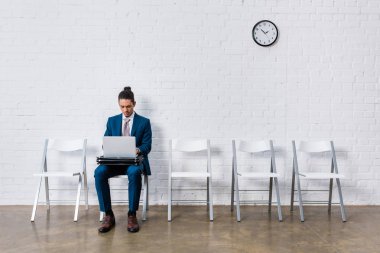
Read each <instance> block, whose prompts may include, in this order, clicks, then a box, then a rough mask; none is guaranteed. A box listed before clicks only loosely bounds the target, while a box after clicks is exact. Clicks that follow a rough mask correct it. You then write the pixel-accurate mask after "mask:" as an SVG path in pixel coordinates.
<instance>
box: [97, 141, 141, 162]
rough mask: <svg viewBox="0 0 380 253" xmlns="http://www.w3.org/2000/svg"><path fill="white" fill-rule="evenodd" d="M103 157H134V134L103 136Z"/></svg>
mask: <svg viewBox="0 0 380 253" xmlns="http://www.w3.org/2000/svg"><path fill="white" fill-rule="evenodd" d="M103 157H104V158H136V139H135V137H134V136H104V137H103Z"/></svg>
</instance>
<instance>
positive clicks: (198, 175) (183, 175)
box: [172, 172, 210, 177]
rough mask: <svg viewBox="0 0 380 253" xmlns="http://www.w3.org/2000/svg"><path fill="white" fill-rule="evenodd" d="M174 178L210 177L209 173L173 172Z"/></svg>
mask: <svg viewBox="0 0 380 253" xmlns="http://www.w3.org/2000/svg"><path fill="white" fill-rule="evenodd" d="M172 177H210V173H208V172H172Z"/></svg>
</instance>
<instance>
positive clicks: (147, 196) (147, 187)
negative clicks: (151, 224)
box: [145, 175, 149, 211]
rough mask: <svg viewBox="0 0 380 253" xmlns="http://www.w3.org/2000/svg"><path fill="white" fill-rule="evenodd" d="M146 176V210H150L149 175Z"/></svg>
mask: <svg viewBox="0 0 380 253" xmlns="http://www.w3.org/2000/svg"><path fill="white" fill-rule="evenodd" d="M145 176H146V193H147V194H146V210H147V211H148V210H149V181H148V176H147V175H145Z"/></svg>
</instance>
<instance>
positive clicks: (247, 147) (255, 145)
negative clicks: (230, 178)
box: [232, 140, 277, 172]
mask: <svg viewBox="0 0 380 253" xmlns="http://www.w3.org/2000/svg"><path fill="white" fill-rule="evenodd" d="M236 142H237V145H236ZM237 151H240V152H243V153H249V154H254V153H262V152H267V151H270V157H269V158H270V159H269V161H270V171H271V172H277V171H276V161H275V154H274V148H273V141H272V140H261V141H245V140H238V141H236V140H232V153H233V166H234V168H235V169H236V170H238V169H237ZM239 160H240V161H241V159H239ZM265 160H267V159H265ZM262 162H263V161H262V159H261V164H260V166H259V167H260V168H263V165H264V164H263V163H262ZM256 165H257V164H256ZM256 165H255V166H256ZM252 166H253V164H252V161H250V166H249V167H250V169H249V170H252ZM239 167H241V166H239ZM243 167H246V166H243ZM264 168H265V166H264Z"/></svg>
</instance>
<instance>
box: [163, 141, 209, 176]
mask: <svg viewBox="0 0 380 253" xmlns="http://www.w3.org/2000/svg"><path fill="white" fill-rule="evenodd" d="M173 151H177V152H181V153H189V152H199V151H207V171H208V172H209V173H210V174H211V150H210V140H208V139H172V140H170V141H169V173H171V172H172V167H173Z"/></svg>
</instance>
